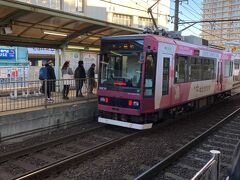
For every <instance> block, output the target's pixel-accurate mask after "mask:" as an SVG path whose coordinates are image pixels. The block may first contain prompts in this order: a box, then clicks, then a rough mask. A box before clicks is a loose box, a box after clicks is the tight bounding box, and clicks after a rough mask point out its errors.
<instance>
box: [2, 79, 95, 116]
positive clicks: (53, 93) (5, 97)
mask: <svg viewBox="0 0 240 180" xmlns="http://www.w3.org/2000/svg"><path fill="white" fill-rule="evenodd" d="M80 89H81V92H82V94H80ZM63 90H64V91H65V93H67V92H68V94H67V96H64V94H63ZM77 90H79V91H78V94H77ZM96 92H97V80H96V79H88V78H86V79H64V80H63V79H61V80H43V81H41V80H38V81H23V82H7V83H0V112H4V111H13V110H19V109H26V108H33V107H40V106H45V107H47V106H49V105H52V104H60V103H69V102H74V101H80V100H89V99H92V98H96ZM65 95H66V94H65ZM77 95H78V96H77Z"/></svg>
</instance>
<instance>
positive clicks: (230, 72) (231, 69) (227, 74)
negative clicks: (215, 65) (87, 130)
mask: <svg viewBox="0 0 240 180" xmlns="http://www.w3.org/2000/svg"><path fill="white" fill-rule="evenodd" d="M227 63H229V71H228V73H227V71H226V64H227ZM232 75H233V62H232V61H231V60H228V61H224V78H228V77H231V76H232Z"/></svg>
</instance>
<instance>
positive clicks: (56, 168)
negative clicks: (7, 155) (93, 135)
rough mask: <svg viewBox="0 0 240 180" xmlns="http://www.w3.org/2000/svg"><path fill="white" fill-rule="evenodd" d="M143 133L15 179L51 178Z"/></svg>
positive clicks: (67, 158)
mask: <svg viewBox="0 0 240 180" xmlns="http://www.w3.org/2000/svg"><path fill="white" fill-rule="evenodd" d="M142 133H143V131H138V132H134V133H131V134H130V135H126V136H124V137H120V138H116V139H113V140H109V141H107V142H105V143H102V144H100V145H96V146H94V147H93V148H89V149H87V150H85V151H82V152H79V153H75V154H73V155H71V156H69V157H66V158H63V159H61V160H59V161H56V162H54V163H51V164H49V165H46V166H44V167H42V168H39V169H37V170H34V171H31V172H28V173H26V174H24V175H21V176H18V177H16V178H14V179H16V180H26V179H42V178H45V177H48V176H50V174H52V173H54V172H55V173H56V172H60V171H62V170H64V169H65V168H67V167H69V165H73V164H77V163H79V162H81V161H83V160H86V159H87V158H88V157H93V156H96V155H98V154H100V153H101V152H102V151H104V150H106V149H109V148H113V147H115V146H117V145H119V144H120V143H124V142H125V141H127V140H130V139H132V138H134V137H136V136H137V135H139V134H142Z"/></svg>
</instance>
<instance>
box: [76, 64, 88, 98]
mask: <svg viewBox="0 0 240 180" xmlns="http://www.w3.org/2000/svg"><path fill="white" fill-rule="evenodd" d="M85 78H86V72H85V69H84V67H83V61H79V62H78V67H77V69H76V70H75V72H74V79H75V84H76V97H83V95H82V87H83V82H84V81H85Z"/></svg>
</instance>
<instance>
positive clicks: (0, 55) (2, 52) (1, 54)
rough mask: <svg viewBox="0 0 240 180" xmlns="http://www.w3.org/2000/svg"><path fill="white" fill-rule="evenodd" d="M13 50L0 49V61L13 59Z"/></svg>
mask: <svg viewBox="0 0 240 180" xmlns="http://www.w3.org/2000/svg"><path fill="white" fill-rule="evenodd" d="M14 58H15V49H10V48H0V59H14Z"/></svg>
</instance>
